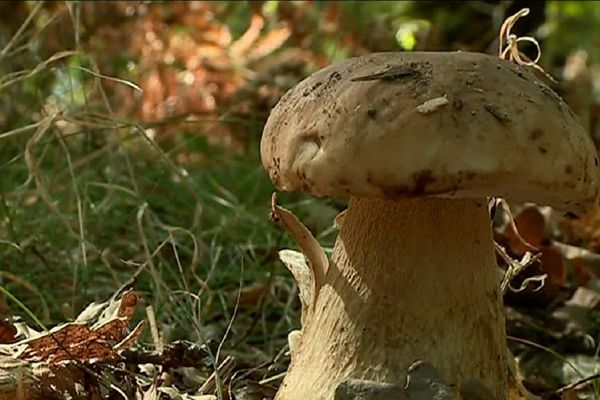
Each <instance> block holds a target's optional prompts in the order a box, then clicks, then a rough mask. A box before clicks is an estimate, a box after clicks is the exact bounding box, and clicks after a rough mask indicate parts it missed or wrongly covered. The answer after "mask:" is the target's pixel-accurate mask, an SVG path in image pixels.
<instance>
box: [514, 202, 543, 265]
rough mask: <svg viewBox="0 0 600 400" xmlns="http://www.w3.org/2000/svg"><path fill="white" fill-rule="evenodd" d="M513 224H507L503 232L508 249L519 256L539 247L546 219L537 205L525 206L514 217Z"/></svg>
mask: <svg viewBox="0 0 600 400" xmlns="http://www.w3.org/2000/svg"><path fill="white" fill-rule="evenodd" d="M514 225H515V227H516V228H517V232H515V229H514V228H513V226H512V224H508V225H507V226H506V229H505V230H504V234H505V235H506V238H507V239H508V243H509V245H510V249H511V251H512V252H513V253H514V254H517V255H519V256H521V255H523V254H525V252H526V251H531V250H535V249H537V248H539V247H540V246H541V245H542V243H543V242H544V239H545V229H546V221H545V219H544V216H543V215H542V213H541V212H540V211H539V210H538V209H537V207H527V208H525V209H523V211H521V212H520V213H519V215H517V216H516V217H515V218H514Z"/></svg>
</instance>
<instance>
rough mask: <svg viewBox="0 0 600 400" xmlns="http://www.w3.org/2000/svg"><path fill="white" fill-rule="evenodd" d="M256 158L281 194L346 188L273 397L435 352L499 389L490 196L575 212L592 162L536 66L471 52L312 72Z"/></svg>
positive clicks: (433, 357) (326, 394) (458, 371)
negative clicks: (327, 259)
mask: <svg viewBox="0 0 600 400" xmlns="http://www.w3.org/2000/svg"><path fill="white" fill-rule="evenodd" d="M261 158H262V162H263V165H264V167H265V169H266V171H267V173H268V175H269V176H270V178H271V179H272V181H273V182H274V184H275V186H276V187H277V188H278V189H279V190H282V191H305V192H310V193H312V194H314V195H316V196H319V197H323V196H346V197H349V207H348V210H347V214H346V217H345V221H344V222H343V225H342V227H341V230H340V233H339V236H338V239H337V241H336V243H335V247H334V250H333V256H332V260H331V264H330V266H329V270H328V271H327V274H326V276H325V284H324V285H323V286H322V288H321V289H320V291H319V293H318V297H317V300H316V303H315V304H313V306H312V309H311V310H310V313H309V314H308V316H307V318H306V321H305V324H304V326H303V329H302V337H301V342H300V344H299V345H298V348H297V349H296V350H295V354H294V357H293V359H292V363H291V365H290V368H289V370H288V373H287V375H286V377H285V379H284V381H283V383H282V386H281V388H280V390H279V392H278V395H277V397H276V398H277V399H278V400H306V399H311V400H331V399H333V393H334V390H335V387H336V385H337V384H339V383H340V382H341V381H343V380H345V379H347V378H355V379H367V380H374V381H378V382H389V383H397V382H404V379H405V377H406V373H407V370H408V368H409V366H410V365H412V364H413V363H414V362H416V361H418V360H426V361H427V362H430V363H431V364H432V365H434V366H435V367H436V368H437V370H438V371H439V372H440V373H441V375H442V377H443V379H444V380H445V381H446V382H448V383H449V384H450V385H454V387H455V388H458V387H459V385H460V383H461V382H462V381H464V380H467V379H470V380H477V381H479V382H481V383H482V384H484V385H486V386H487V387H488V388H490V389H491V390H492V392H493V393H494V394H495V396H496V397H497V398H498V399H504V398H506V393H507V369H508V366H507V359H506V353H507V352H506V336H505V328H504V314H503V305H502V298H501V294H500V290H499V278H498V274H497V272H496V269H495V268H496V263H495V256H494V245H493V239H492V230H491V223H490V216H489V212H488V200H487V199H488V197H494V196H497V197H503V198H506V199H509V200H514V201H519V202H525V201H527V202H536V203H540V204H546V205H550V206H553V207H555V208H557V209H560V210H564V211H571V212H574V213H581V212H583V211H585V210H586V209H587V208H588V207H590V206H591V205H594V204H596V203H597V201H598V193H599V189H598V182H599V180H600V179H599V178H600V173H599V168H598V157H597V155H596V152H595V149H594V146H593V143H592V140H591V139H590V137H589V136H588V134H587V133H586V132H585V130H584V129H583V128H582V127H581V126H580V125H579V124H578V123H577V121H576V117H575V116H574V115H573V113H572V112H571V110H570V109H569V107H568V106H567V105H566V104H565V103H564V102H563V101H562V100H561V99H560V97H559V96H558V95H557V94H555V92H553V91H552V90H551V89H550V88H549V87H548V86H546V85H545V84H544V83H543V82H542V81H541V80H540V79H539V78H538V77H537V76H536V75H535V74H534V73H533V72H532V70H531V69H530V68H528V67H526V66H520V65H517V64H514V63H511V62H509V61H505V60H501V59H499V58H497V57H493V56H488V55H484V54H477V53H468V52H449V53H442V52H440V53H434V52H431V53H425V52H423V53H419V52H416V53H377V54H370V55H366V56H361V57H357V58H352V59H348V60H346V61H343V62H340V63H338V64H334V65H331V66H329V67H326V68H324V69H322V70H320V71H317V72H315V73H314V74H312V75H311V76H309V77H308V78H307V79H305V80H303V81H302V82H300V83H299V84H298V85H297V86H296V87H295V88H293V89H291V90H290V91H289V92H287V93H286V94H285V95H284V96H283V97H282V98H281V100H280V101H279V103H278V104H277V105H276V107H275V108H274V109H273V111H272V113H271V115H270V117H269V119H268V121H267V124H266V126H265V129H264V133H263V137H262V141H261Z"/></svg>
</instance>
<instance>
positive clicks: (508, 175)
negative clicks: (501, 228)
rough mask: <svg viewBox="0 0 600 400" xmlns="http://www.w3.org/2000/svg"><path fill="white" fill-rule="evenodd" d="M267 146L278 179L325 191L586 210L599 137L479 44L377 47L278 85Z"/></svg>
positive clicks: (594, 190) (597, 178)
mask: <svg viewBox="0 0 600 400" xmlns="http://www.w3.org/2000/svg"><path fill="white" fill-rule="evenodd" d="M261 157H262V161H263V165H264V166H265V169H266V170H267V172H268V174H269V176H270V177H271V179H272V180H273V182H274V183H275V185H276V186H277V187H278V189H280V190H286V191H308V192H311V193H313V194H315V195H317V196H330V195H331V196H362V197H385V198H392V199H395V198H405V197H419V196H443V197H481V196H500V197H504V198H508V199H512V200H515V201H532V202H537V203H540V204H548V205H551V206H554V207H556V208H558V209H563V210H566V211H573V212H576V213H578V212H583V211H584V210H585V209H587V208H588V207H589V206H591V205H593V204H596V203H597V199H598V192H599V188H598V183H599V182H600V172H599V171H600V170H599V167H598V157H597V155H596V152H595V150H594V146H593V143H592V141H591V138H590V137H589V135H588V134H587V132H585V130H584V129H583V128H582V127H581V126H580V125H579V124H578V122H577V120H576V117H575V116H574V115H573V113H572V112H571V110H570V109H569V107H568V106H567V105H566V104H565V103H564V102H563V101H562V99H561V98H560V97H559V96H558V95H557V94H556V93H555V92H554V91H552V89H550V88H549V87H548V86H546V85H545V84H544V83H543V82H542V81H541V80H540V79H539V78H537V77H536V75H535V74H534V73H533V72H532V70H531V69H530V68H529V67H526V66H519V65H516V64H514V63H511V62H508V61H505V60H501V59H498V58H497V57H494V56H488V55H485V54H479V53H468V52H453V53H450V52H449V53H442V52H440V53H436V52H428V53H419V52H415V53H375V54H370V55H367V56H362V57H357V58H352V59H348V60H345V61H343V62H341V63H338V64H334V65H332V66H329V67H327V68H324V69H322V70H320V71H317V72H316V73H314V74H313V75H311V76H310V77H308V78H307V79H305V80H304V81H302V82H301V83H300V84H298V85H297V86H296V87H295V88H293V89H292V90H290V91H289V92H288V93H286V95H284V96H283V97H282V99H281V100H280V102H279V103H278V105H277V106H276V107H275V109H274V110H273V112H272V113H271V116H270V118H269V120H268V121H267V125H266V127H265V130H264V134H263V138H262V142H261Z"/></svg>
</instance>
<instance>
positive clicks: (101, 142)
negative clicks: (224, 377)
mask: <svg viewBox="0 0 600 400" xmlns="http://www.w3.org/2000/svg"><path fill="white" fill-rule="evenodd" d="M38 11H39V10H38ZM34 12H35V10H34ZM44 26H45V25H43V24H42V25H39V24H38V25H36V24H33V25H30V26H27V27H26V28H25V30H24V31H23V32H24V35H25V37H27V38H30V39H31V40H32V41H34V40H35V39H34V38H36V37H37V38H38V40H39V38H40V37H43V30H44ZM75 31H76V32H77V29H75ZM17 42H19V43H20V41H19V40H17ZM30 44H31V46H29V47H21V48H19V50H18V52H17V53H16V54H13V57H12V58H0V72H2V73H3V74H4V76H7V75H6V74H12V75H13V76H18V77H24V78H23V79H21V80H18V81H14V80H13V81H9V84H6V85H4V86H3V87H2V89H0V102H1V103H2V106H3V108H2V111H1V112H2V114H1V115H0V118H1V119H0V121H2V125H0V271H2V275H1V277H0V278H1V281H0V284H1V285H2V287H3V288H5V289H6V290H7V291H9V292H10V293H11V294H13V295H14V296H16V298H18V299H19V301H20V302H22V303H23V304H24V305H25V306H26V307H27V308H28V310H30V311H31V312H33V313H34V314H35V315H36V316H37V317H38V318H39V319H40V320H41V321H42V322H43V323H44V324H49V325H52V324H56V323H60V322H63V321H65V320H70V319H72V318H74V317H75V316H76V315H77V313H78V312H80V311H81V310H82V309H83V308H85V306H86V305H87V304H88V303H89V302H91V301H103V300H105V299H106V298H108V297H109V296H110V295H111V294H112V293H113V292H114V291H115V290H116V289H117V288H118V287H120V286H121V285H122V284H124V283H125V282H127V281H128V280H129V279H131V278H132V277H134V276H136V277H137V278H138V281H137V283H136V285H135V289H136V291H137V292H138V293H139V294H140V295H141V297H142V300H143V303H144V305H151V306H152V307H153V309H154V311H155V313H156V315H157V321H158V323H159V328H160V329H161V330H162V333H163V335H164V341H166V342H169V341H172V340H175V339H180V338H184V339H189V340H195V341H204V340H210V339H212V340H215V341H217V342H219V341H222V340H223V339H224V338H225V333H226V331H227V329H228V326H230V328H229V332H228V336H227V342H226V343H225V344H224V349H225V350H228V351H235V353H236V354H239V355H241V356H243V357H246V358H247V359H248V360H254V361H256V362H264V361H267V360H270V359H271V358H272V357H273V356H275V355H276V354H277V353H278V352H279V351H280V350H281V348H283V347H284V345H285V344H286V338H287V333H288V332H289V331H290V330H292V329H293V328H296V327H298V326H299V315H298V312H299V302H298V300H297V295H296V288H295V286H294V283H293V280H292V279H291V276H289V274H288V273H287V270H285V268H284V267H283V266H282V265H281V264H280V263H279V261H278V260H277V250H280V249H282V248H287V247H292V248H295V245H294V243H293V242H292V241H291V238H290V237H289V236H288V235H287V234H286V233H285V232H284V231H283V230H282V229H281V228H280V227H277V226H273V225H272V224H271V223H270V222H269V219H268V213H269V206H270V196H271V193H272V191H273V186H272V184H271V183H270V181H269V180H268V178H267V176H266V175H265V173H264V171H263V170H262V167H261V165H260V159H259V154H258V138H259V137H260V133H261V129H262V121H257V120H256V119H255V118H251V119H249V120H247V121H236V123H237V124H238V125H240V124H241V125H242V126H244V127H245V128H246V130H247V131H248V137H247V138H246V143H247V145H246V148H245V150H243V151H241V152H239V151H238V152H233V151H230V150H229V149H226V148H223V147H219V146H215V145H211V144H209V143H208V141H207V140H206V139H205V138H204V137H203V135H202V133H203V131H204V130H205V129H206V127H207V124H203V123H197V124H194V125H192V126H186V127H185V129H184V128H180V129H179V130H178V131H176V132H175V138H176V140H175V144H174V145H170V146H168V147H162V146H161V144H160V143H159V142H154V141H153V140H152V139H150V138H149V136H148V135H147V131H146V127H144V126H143V125H142V124H141V123H140V122H139V121H129V120H123V118H122V117H118V116H117V115H116V114H115V113H114V112H113V107H114V106H113V104H112V103H111V100H110V99H109V98H108V96H107V93H106V92H105V89H104V86H105V85H106V84H107V83H110V84H116V85H123V86H125V87H127V88H128V90H137V89H136V88H135V87H134V85H133V84H131V83H129V82H127V81H123V80H120V79H116V78H112V77H107V76H105V75H104V74H103V73H102V71H98V70H96V69H95V67H94V66H95V62H94V59H93V56H92V55H89V54H86V53H85V51H78V53H77V54H64V58H63V57H62V55H63V53H60V54H59V55H61V58H60V59H57V57H54V58H52V57H50V58H46V59H45V60H42V59H41V57H40V56H39V55H38V54H37V53H36V51H35V48H36V46H34V45H33V44H34V43H33V42H31V43H30ZM47 60H50V61H47ZM36 68H37V69H36ZM27 71H35V74H32V73H31V72H27ZM168 123H169V122H168V121H166V122H165V123H164V125H163V128H164V127H169V126H168ZM223 123H227V121H224V122H223ZM23 127H25V128H23ZM182 153H185V154H190V153H192V154H194V155H195V156H196V157H195V158H194V159H195V160H196V161H190V162H187V163H181V162H179V161H178V160H179V156H180V155H181V154H182ZM280 202H281V203H282V204H285V206H286V207H289V208H291V209H293V210H294V211H295V212H297V213H298V214H299V215H300V216H301V217H302V218H303V219H304V220H305V221H307V223H308V225H309V227H310V228H312V229H313V231H314V232H315V233H317V234H321V237H320V239H322V240H323V243H324V244H325V245H331V243H332V241H333V236H334V235H333V231H332V230H331V229H330V225H331V222H332V220H333V216H335V214H336V212H337V210H336V208H335V207H334V206H333V204H332V203H328V202H324V201H321V200H315V199H312V198H310V197H309V196H303V195H298V194H286V195H282V196H281V197H280ZM256 284H262V285H263V286H264V287H265V288H266V289H265V291H264V293H263V295H262V297H261V298H260V299H259V300H258V301H254V302H251V303H249V304H244V303H241V304H237V303H236V298H237V294H238V292H239V289H240V288H242V289H245V288H248V287H252V286H253V285H256ZM235 310H238V312H237V314H236V318H235V320H233V321H232V316H233V314H234V311H235ZM10 313H15V314H20V315H23V316H24V317H25V318H26V319H28V318H27V316H26V313H24V312H23V310H21V309H19V306H18V305H17V304H14V303H11V304H10ZM145 317H146V315H145V314H144V313H143V310H142V308H140V313H139V315H138V318H145ZM28 320H29V321H30V323H31V324H32V325H35V323H34V321H32V320H31V319H28ZM142 340H143V341H146V342H149V341H150V335H149V333H148V330H146V334H145V335H144V336H143V337H142Z"/></svg>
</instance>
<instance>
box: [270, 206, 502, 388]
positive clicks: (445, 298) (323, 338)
mask: <svg viewBox="0 0 600 400" xmlns="http://www.w3.org/2000/svg"><path fill="white" fill-rule="evenodd" d="M492 240H493V238H492V230H491V223H490V218H489V215H488V210H487V202H486V200H484V199H472V200H451V199H437V198H430V199H416V200H402V201H388V200H379V199H358V198H352V199H351V200H350V204H349V207H348V211H347V214H346V218H345V221H344V223H343V226H342V228H341V231H340V234H339V237H338V239H337V242H336V244H335V248H334V251H333V260H332V263H331V265H330V269H329V271H328V273H327V276H326V282H325V285H324V286H323V287H322V288H321V290H320V292H319V296H318V299H317V303H316V305H315V308H314V309H313V310H312V311H311V312H310V313H309V314H308V318H307V320H306V323H305V326H304V327H303V332H302V339H301V342H300V344H299V346H298V347H297V348H296V349H295V351H294V353H293V354H292V363H291V365H290V368H289V370H288V373H287V375H286V377H285V379H284V381H283V383H282V385H281V388H280V390H279V392H278V394H277V396H276V400H306V399H311V400H332V399H333V398H334V390H335V388H336V386H337V384H338V383H340V382H341V381H343V380H345V379H347V378H357V379H368V380H374V381H379V382H390V383H400V384H404V382H405V379H406V373H407V370H408V368H409V366H410V365H411V364H413V363H414V362H415V361H417V360H425V361H428V362H430V363H432V364H433V365H434V366H435V368H436V369H437V370H438V371H439V372H440V373H441V375H442V377H443V378H444V380H445V381H446V383H448V384H451V385H455V386H454V387H456V388H458V387H459V386H460V384H461V382H463V381H464V380H468V379H475V380H478V381H480V382H481V383H483V384H484V385H486V386H487V387H488V388H490V389H491V390H492V391H493V392H494V393H495V394H496V398H497V399H500V400H503V399H505V398H506V396H507V379H508V376H507V374H508V373H507V371H508V364H507V347H506V334H505V326H504V310H503V305H502V297H501V294H500V289H499V280H500V278H499V275H498V272H497V270H496V260H495V255H494V247H493V241H492Z"/></svg>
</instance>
